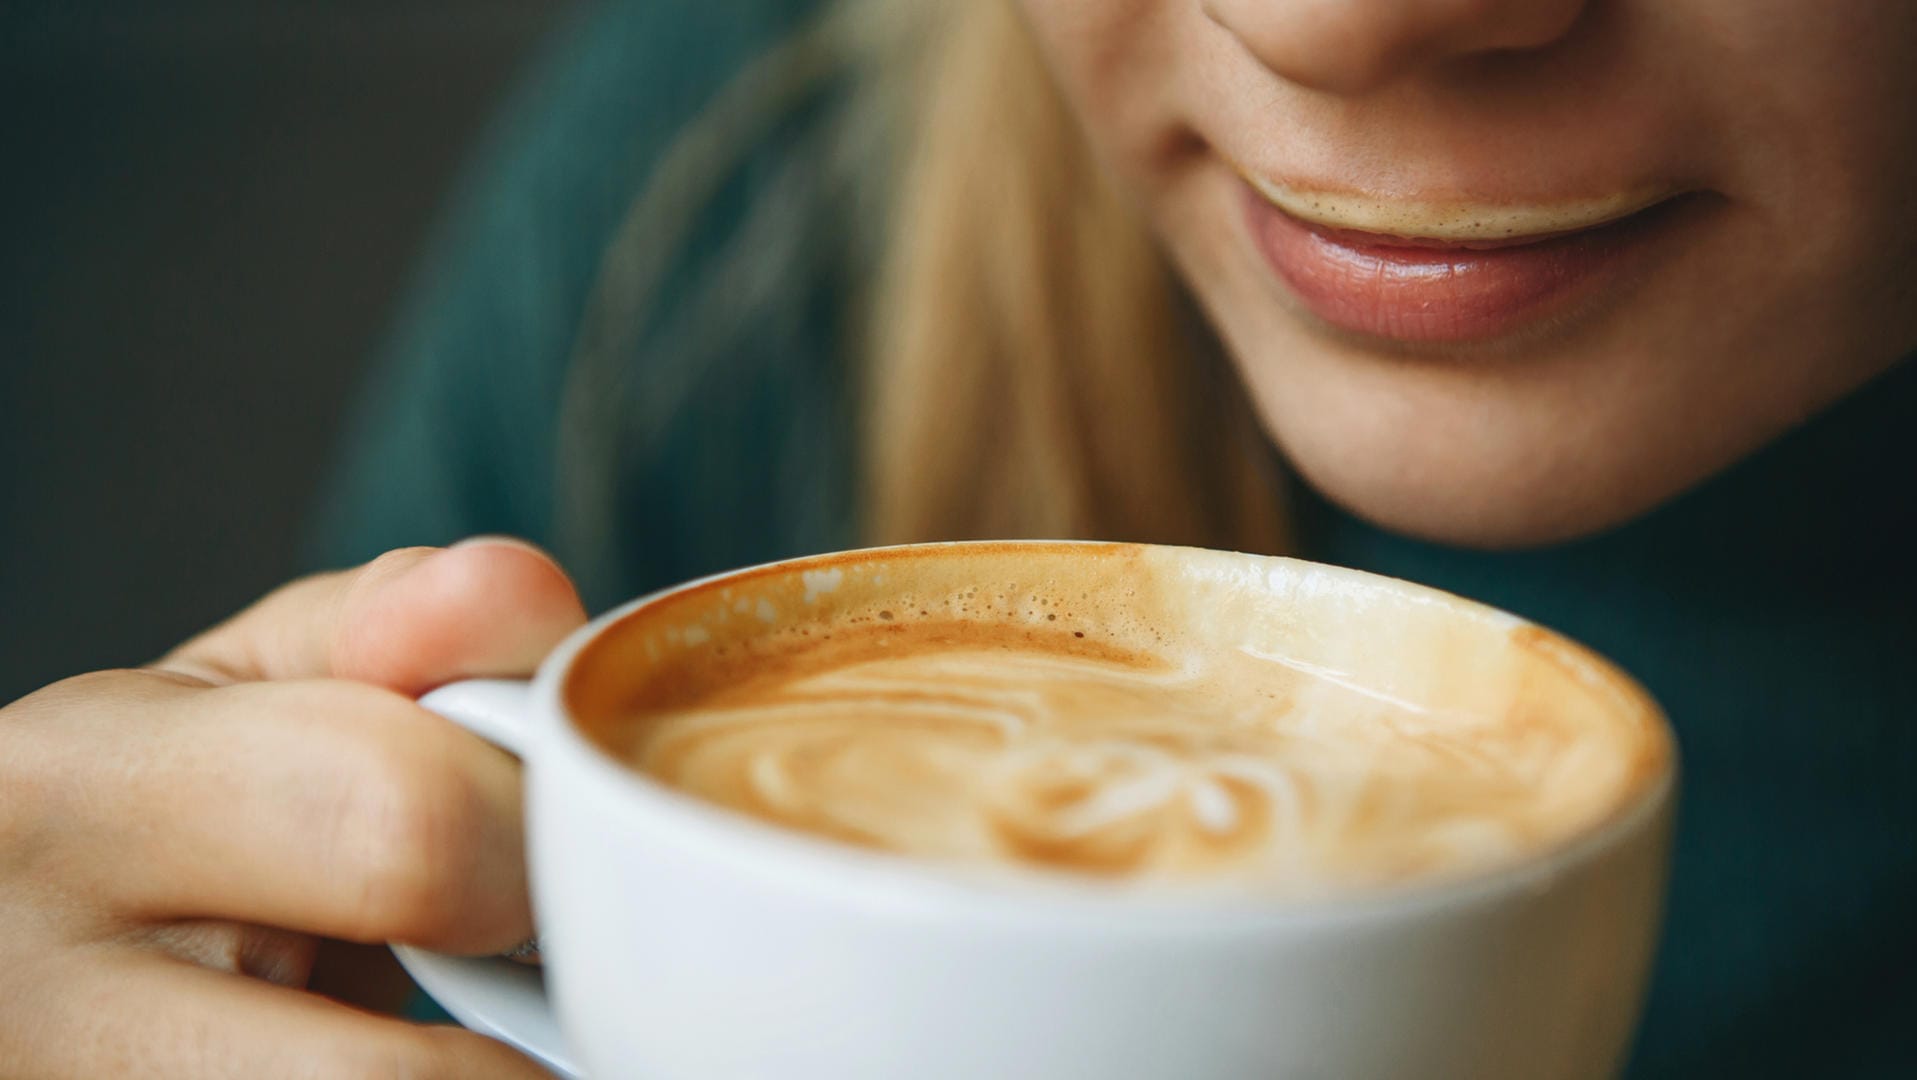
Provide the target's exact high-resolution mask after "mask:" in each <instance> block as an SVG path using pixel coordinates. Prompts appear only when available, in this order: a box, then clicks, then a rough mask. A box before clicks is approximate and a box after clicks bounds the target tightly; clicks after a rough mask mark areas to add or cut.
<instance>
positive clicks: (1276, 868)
mask: <svg viewBox="0 0 1917 1080" xmlns="http://www.w3.org/2000/svg"><path fill="white" fill-rule="evenodd" d="M1068 640H1069V639H1059V640H1055V641H1053V642H1051V643H1050V646H1051V647H1050V648H1041V647H1038V646H1036V645H1034V646H1031V647H1027V648H1026V649H1024V650H1020V651H1014V650H1008V649H1005V648H995V649H981V650H962V649H950V650H940V651H934V652H911V653H909V654H908V655H903V656H879V657H875V658H872V659H868V660H865V661H863V662H858V663H854V664H850V665H848V666H844V667H834V668H831V669H829V670H824V671H817V672H813V673H809V674H805V675H802V676H799V677H796V678H793V679H791V680H789V681H785V682H782V683H780V684H779V685H777V686H774V687H763V686H760V687H753V688H751V689H750V690H749V691H747V692H746V693H744V694H742V695H739V696H740V697H743V698H744V700H728V697H729V695H727V694H725V693H724V692H721V693H718V694H715V695H714V696H713V697H712V698H711V699H709V700H707V701H705V702H704V703H702V704H701V705H700V706H699V707H698V708H697V709H693V710H686V711H680V712H673V713H666V714H661V715H658V716H655V717H653V718H652V719H651V721H650V722H649V724H648V725H647V728H646V731H645V735H644V739H643V743H642V747H643V748H642V749H640V750H639V751H638V756H637V764H638V765H639V767H640V768H641V769H643V770H644V771H646V772H648V773H650V774H652V775H654V776H657V777H659V778H660V779H661V780H664V781H665V782H666V783H668V784H670V785H672V786H673V787H676V788H679V789H681V790H684V791H687V792H689V793H692V794H695V795H697V796H699V797H700V798H703V799H706V800H709V801H712V802H716V803H720V804H722V805H725V806H729V807H732V808H734V809H736V810H740V811H743V812H745V813H748V814H751V815H753V816H755V817H758V818H761V819H763V820H766V821H768V822H772V823H776V824H779V825H782V826H785V827H788V828H797V829H802V830H805V831H808V832H812V833H816V834H819V835H822V836H828V837H832V838H835V839H839V840H843V841H848V842H852V843H856V844H860V845H865V846H870V847H876V848H883V849H887V850H892V851H899V852H907V853H912V854H916V855H922V856H931V857H936V858H944V859H958V860H969V861H979V862H991V863H1003V862H1008V861H1010V862H1019V863H1029V864H1034V865H1039V866H1045V867H1051V868H1056V869H1063V870H1071V871H1077V872H1082V873H1092V874H1123V875H1127V876H1134V877H1141V876H1144V877H1149V876H1161V877H1190V876H1197V875H1206V876H1219V875H1229V876H1234V877H1260V878H1269V879H1272V880H1274V881H1285V882H1291V883H1295V884H1297V885H1299V886H1301V887H1305V886H1309V885H1311V884H1313V883H1332V882H1336V883H1348V882H1350V883H1355V882H1373V881H1382V880H1390V879H1393V878H1398V877H1403V876H1408V875H1417V874H1422V873H1427V872H1430V871H1432V870H1436V869H1440V868H1444V867H1453V866H1460V865H1475V864H1480V863H1486V862H1492V861H1496V860H1499V859H1501V858H1505V857H1508V856H1512V855H1515V854H1517V853H1519V852H1522V851H1524V850H1528V849H1529V848H1531V847H1533V846H1535V845H1536V844H1538V843H1539V842H1541V841H1543V840H1546V839H1549V836H1550V834H1551V832H1552V830H1553V829H1554V828H1562V827H1564V826H1565V825H1567V824H1572V823H1575V821H1577V820H1579V819H1581V818H1582V817H1584V816H1588V814H1589V813H1590V812H1591V811H1592V810H1593V809H1594V806H1593V802H1594V800H1596V801H1599V802H1601V801H1603V800H1604V799H1606V798H1608V793H1609V791H1610V790H1611V789H1612V788H1613V787H1614V786H1615V784H1616V783H1617V781H1618V776H1617V775H1616V772H1615V770H1614V769H1613V770H1611V771H1608V772H1607V770H1606V768H1605V764H1604V762H1605V757H1604V755H1602V754H1593V755H1590V759H1589V760H1586V759H1584V758H1583V757H1581V756H1580V755H1578V754H1577V753H1576V752H1575V751H1576V749H1577V747H1576V742H1577V739H1576V733H1575V732H1553V731H1549V730H1539V729H1537V728H1535V727H1531V728H1525V727H1513V726H1510V725H1485V724H1482V723H1475V722H1474V721H1473V720H1472V719H1471V718H1469V717H1463V716H1449V717H1437V718H1434V717H1432V716H1430V715H1428V714H1421V713H1419V712H1418V711H1416V710H1414V709H1410V708H1407V707H1405V706H1402V705H1399V704H1394V703H1389V702H1381V701H1379V700H1377V699H1376V698H1374V697H1368V696H1367V695H1365V694H1364V693H1362V692H1360V691H1355V690H1352V689H1349V688H1347V687H1343V686H1340V685H1338V684H1336V683H1334V682H1330V681H1327V680H1325V679H1324V678H1322V677H1320V676H1317V675H1313V674H1306V673H1301V672H1299V671H1297V670H1295V669H1293V668H1290V667H1287V666H1286V665H1285V664H1283V663H1281V662H1274V661H1272V660H1269V659H1264V658H1258V657H1254V656H1250V655H1247V654H1244V653H1239V654H1237V655H1236V656H1222V657H1214V658H1209V659H1206V660H1204V661H1202V662H1201V661H1200V660H1198V659H1197V658H1188V659H1187V661H1186V662H1185V663H1182V664H1179V665H1177V666H1174V665H1172V664H1170V663H1168V662H1165V661H1164V660H1162V659H1157V658H1152V657H1149V656H1135V657H1128V658H1126V660H1125V661H1124V662H1117V661H1114V660H1111V659H1102V658H1094V657H1084V656H1073V655H1071V653H1070V648H1071V646H1070V645H1067V644H1066V641H1068Z"/></svg>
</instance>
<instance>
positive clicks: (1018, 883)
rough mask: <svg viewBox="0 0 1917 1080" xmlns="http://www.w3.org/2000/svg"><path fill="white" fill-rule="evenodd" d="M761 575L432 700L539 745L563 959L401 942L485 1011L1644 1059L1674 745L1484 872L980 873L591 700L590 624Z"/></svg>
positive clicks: (1110, 1052)
mask: <svg viewBox="0 0 1917 1080" xmlns="http://www.w3.org/2000/svg"><path fill="white" fill-rule="evenodd" d="M950 549H951V550H953V551H955V552H957V551H962V550H977V549H978V546H977V545H952V546H950ZM919 550H921V551H922V550H923V549H919ZM1156 550H1160V551H1164V550H1167V549H1156ZM874 557H875V558H879V559H881V560H882V559H883V558H884V557H885V554H884V553H883V552H878V553H874ZM1190 557H1191V558H1194V559H1203V560H1210V561H1211V562H1210V563H1209V564H1208V565H1213V564H1215V566H1217V567H1223V568H1224V572H1232V573H1236V572H1239V571H1241V570H1242V571H1244V572H1246V573H1247V574H1248V575H1249V576H1248V577H1247V580H1248V581H1258V582H1269V583H1270V585H1271V587H1272V588H1273V589H1274V590H1275V592H1274V596H1275V597H1279V598H1280V599H1282V597H1283V596H1286V595H1289V596H1304V595H1307V594H1309V595H1315V596H1319V597H1321V598H1322V597H1323V596H1324V595H1326V590H1330V591H1331V592H1335V593H1337V594H1338V595H1340V596H1342V597H1345V598H1347V599H1348V600H1349V602H1350V603H1351V604H1353V605H1357V606H1358V607H1359V608H1362V609H1363V612H1364V614H1363V616H1362V619H1359V620H1354V621H1353V625H1354V626H1356V625H1358V624H1359V623H1361V622H1362V623H1367V624H1369V625H1372V626H1375V627H1387V626H1391V625H1394V623H1393V620H1399V621H1400V622H1404V621H1416V620H1429V619H1433V618H1442V619H1453V618H1455V619H1458V620H1462V621H1467V622H1474V624H1475V625H1476V626H1477V628H1478V629H1479V630H1482V631H1484V633H1485V635H1487V636H1485V638H1484V640H1485V641H1486V642H1487V643H1488V642H1491V641H1493V640H1495V637H1496V635H1495V633H1493V632H1494V631H1496V632H1508V631H1509V630H1510V629H1511V628H1513V627H1520V626H1524V625H1525V624H1523V623H1522V622H1521V621H1520V620H1517V619H1516V618H1515V617H1513V616H1510V615H1505V614H1503V613H1500V612H1496V611H1493V610H1491V609H1489V608H1484V607H1482V606H1480V605H1476V604H1470V603H1467V602H1464V601H1461V600H1458V599H1457V598H1455V597H1451V596H1449V595H1447V594H1442V593H1438V592H1435V591H1433V590H1428V589H1424V588H1421V587H1418V586H1413V585H1409V584H1406V583H1403V582H1398V581H1393V580H1390V579H1386V578H1381V577H1375V576H1372V575H1367V574H1360V573H1357V572H1354V571H1349V570H1341V569H1335V568H1331V567H1325V566H1319V565H1316V564H1312V563H1305V562H1299V561H1295V560H1284V559H1263V558H1258V557H1254V556H1224V555H1219V554H1217V553H1199V552H1193V553H1190ZM1237 560H1242V562H1237ZM809 565H812V560H795V561H793V562H790V563H785V564H775V566H774V567H773V568H771V572H776V573H791V574H800V573H803V572H804V571H805V570H806V569H807V567H808V566H809ZM753 572H755V573H761V574H763V573H766V572H768V570H767V568H756V569H755V570H754V571H753ZM738 573H745V572H744V571H741V572H738ZM732 576H734V575H720V576H719V577H717V578H709V579H705V580H703V581H700V582H693V583H689V584H687V585H682V586H679V587H678V588H676V589H672V590H667V591H666V592H663V593H658V594H654V595H653V596H650V597H646V598H643V599H640V600H636V601H634V602H632V603H630V604H627V605H625V606H623V607H621V608H618V609H617V610H614V611H612V612H610V613H608V614H607V615H605V616H604V617H602V618H600V619H598V620H596V621H595V622H593V623H592V624H591V625H590V626H587V627H585V628H584V629H582V630H581V631H579V632H578V633H576V634H574V635H573V636H572V637H571V638H569V639H568V640H567V641H566V642H565V643H564V644H562V645H561V646H560V647H559V648H558V649H557V650H556V651H555V652H554V653H553V654H552V656H551V657H550V658H549V659H548V660H547V661H546V662H545V664H544V665H543V666H542V667H541V668H540V671H539V673H538V675H537V677H536V678H534V679H533V680H532V682H531V683H530V684H528V683H518V682H510V681H493V680H486V681H477V682H467V683H459V684H455V685H453V686H449V687H446V688H443V689H441V690H438V691H435V692H433V693H432V694H430V695H428V696H427V697H426V698H425V699H424V704H425V705H426V706H427V707H429V708H431V709H434V710H435V711H438V712H440V713H443V714H444V715H446V716H449V717H451V718H452V719H454V720H456V721H458V722H459V723H461V724H463V725H465V726H467V727H468V728H470V729H472V730H474V731H476V732H478V733H479V734H480V735H482V736H484V737H486V738H488V739H491V740H493V741H495V742H497V743H499V744H500V745H502V746H504V747H505V748H507V749H508V750H510V751H512V752H513V753H515V754H518V755H519V756H520V757H522V758H523V759H524V761H525V765H526V800H527V830H528V848H529V852H530V855H529V857H530V860H531V867H530V872H531V881H532V890H533V902H534V910H535V912H536V916H537V922H538V926H539V933H540V940H541V944H542V947H543V952H544V957H545V968H544V973H543V977H542V975H541V973H540V972H539V971H537V970H535V969H531V968H526V967H523V966H520V965H516V964H512V963H510V962H508V961H505V960H498V959H458V958H451V957H443V956H437V955H434V954H430V953H425V952H422V951H419V950H415V949H408V948H403V947H401V948H396V950H395V951H397V952H398V953H399V955H400V958H401V960H402V961H403V962H404V963H405V964H406V965H407V967H408V968H409V969H410V970H411V971H412V972H413V974H414V976H415V977H416V978H417V979H418V980H419V981H420V983H421V984H422V985H423V986H424V987H425V988H426V989H427V990H428V992H430V993H431V994H432V995H433V996H434V997H435V998H437V999H438V1000H439V1001H440V1002H441V1003H442V1004H443V1005H445V1006H446V1007H447V1009H448V1010H449V1011H451V1012H452V1013H453V1014H454V1015H455V1016H456V1017H458V1018H459V1019H460V1020H462V1021H463V1022H465V1023H466V1024H468V1025H469V1026H471V1027H474V1028H476V1029H478V1030H481V1031H484V1032H487V1033H489V1034H492V1035H494V1036H496V1037H498V1038H501V1039H503V1040H505V1041H507V1042H509V1043H512V1044H514V1045H517V1046H519V1047H521V1048H522V1049H524V1050H526V1051H528V1052H530V1053H531V1054H533V1055H534V1056H536V1057H538V1058H539V1059H541V1060H542V1061H544V1062H545V1063H546V1064H547V1065H548V1066H549V1067H550V1068H552V1069H553V1070H554V1071H555V1072H558V1073H560V1074H562V1075H583V1076H591V1077H599V1078H614V1077H633V1078H637V1080H745V1078H752V1080H903V1078H913V1080H985V1078H992V1080H1012V1078H1031V1080H1040V1078H1042V1080H1115V1078H1123V1080H1161V1078H1162V1080H1251V1078H1265V1077H1284V1078H1318V1077H1323V1078H1328V1080H1392V1078H1399V1077H1405V1078H1410V1077H1416V1078H1419V1080H1444V1078H1452V1077H1456V1078H1468V1080H1572V1078H1597V1077H1605V1076H1612V1075H1615V1073H1616V1072H1617V1071H1618V1069H1619V1068H1620V1067H1621V1064H1622V1059H1623V1056H1624V1054H1625V1052H1626V1050H1627V1049H1628V1046H1629V1043H1630V1036H1631V1033H1632V1031H1633V1029H1634V1027H1635V1024H1636V1018H1637V1014H1638V1011H1639V1008H1640V1004H1641V1000H1642V997H1643V992H1644V988H1645V983H1646V980H1647V973H1648V970H1649V967H1650V961H1651V957H1652V954H1653V952H1654V948H1655V944H1656V939H1657V936H1658V928H1659V923H1660V916H1661V907H1662V897H1663V892H1664V882H1665V876H1666V869H1667V862H1668V841H1669V835H1668V834H1669V826H1670V819H1671V813H1672V805H1673V802H1674V797H1675V781H1676V766H1675V761H1676V758H1675V753H1674V751H1673V752H1672V753H1671V754H1669V755H1667V756H1666V758H1665V761H1666V764H1665V766H1664V767H1663V769H1662V775H1660V776H1658V777H1657V778H1656V780H1655V782H1653V783H1651V784H1649V785H1648V786H1645V787H1644V788H1642V789H1641V790H1640V791H1639V792H1638V793H1637V794H1636V795H1634V796H1633V797H1632V798H1631V799H1630V800H1629V802H1628V804H1627V805H1624V806H1621V807H1619V808H1618V809H1617V811H1616V812H1614V813H1613V814H1612V815H1611V816H1610V817H1609V818H1607V819H1606V820H1605V821H1604V822H1603V823H1602V824H1601V825H1600V826H1598V827H1596V828H1595V829H1594V830H1592V831H1590V832H1588V833H1586V834H1584V835H1582V836H1580V837H1578V838H1576V839H1574V840H1573V841H1571V842H1569V843H1568V844H1565V845H1561V846H1559V847H1556V848H1553V849H1549V850H1545V851H1541V852H1539V853H1537V854H1535V855H1534V856H1532V857H1529V858H1527V859H1525V860H1523V861H1521V862H1520V863H1519V864H1517V865H1515V866H1510V867H1506V868H1503V869H1499V870H1496V871H1493V872H1490V873H1486V874H1481V875H1478V876H1475V877H1470V878H1467V879H1464V880H1451V881H1444V882H1436V883H1429V884H1423V885H1417V884H1414V885H1409V886H1402V887H1396V888H1391V889H1382V890H1372V891H1359V892H1357V893H1356V894H1351V895H1344V896H1341V897H1340V898H1337V899H1334V900H1319V901H1280V900H1275V899H1272V898H1269V897H1267V898H1260V897H1258V896H1243V895H1240V896H1233V897H1227V898H1220V897H1217V896H1212V897H1209V898H1201V897H1193V896H1185V897H1183V898H1179V897H1166V896H1156V897H1154V896H1151V895H1143V894H1135V893H1131V892H1127V891H1125V890H1122V889H1121V890H1115V889H1110V888H1103V887H1099V886H1098V885H1096V884H1081V883H1077V882H1070V881H1058V880H1052V879H1049V878H1046V877H1043V876H1040V875H1032V876H1031V877H1030V879H1029V880H1027V879H1024V878H1020V877H1018V876H1016V875H1012V876H1009V877H993V878H990V879H985V878H980V877H977V876H968V875H966V874H963V873H960V872H956V871H953V870H950V869H947V868H942V867H940V866H937V865H934V864H932V863H930V862H926V861H917V860H913V859H910V858H905V857H900V856H896V855H886V854H880V853H873V852H868V851H864V850H860V849H855V848H852V847H849V846H841V845H837V844H833V843H829V842H825V841H821V840H815V839H812V838H810V837H808V836H805V835H801V834H798V833H794V832H789V831H784V830H779V829H776V828H772V827H769V826H765V825H761V824H758V823H755V822H752V821H748V820H746V819H745V818H743V817H739V816H735V815H734V814H732V813H730V812H728V811H725V810H723V809H720V808H717V807H714V806H711V805H708V804H704V803H701V802H698V801H695V800H693V799H691V798H689V797H687V796H685V795H683V794H681V793H678V792H675V791H672V790H670V789H668V788H665V787H663V786H661V785H659V784H657V783H655V782H654V781H652V780H650V779H648V778H647V777H645V776H644V775H642V774H640V773H637V772H635V771H634V770H632V769H629V768H627V767H626V766H624V765H622V764H620V763H619V762H618V761H616V760H613V759H612V758H611V757H609V756H607V755H606V754H604V753H603V752H601V751H600V750H599V749H597V748H596V747H595V746H594V745H593V744H592V743H591V742H589V741H588V739H587V738H586V737H585V736H583V735H582V734H581V733H580V732H579V731H578V730H577V729H576V728H575V726H574V725H573V723H572V722H571V720H570V718H569V717H568V715H567V712H566V709H565V707H564V704H563V702H564V700H565V695H564V690H565V688H566V686H567V683H568V679H569V677H570V676H571V674H572V672H573V669H574V662H575V660H576V659H577V658H578V657H579V655H580V653H581V651H582V649H583V648H585V647H586V646H587V645H588V643H590V642H593V641H594V640H595V639H598V638H599V637H601V636H602V635H606V634H608V633H617V632H618V629H619V628H620V627H621V626H622V625H625V624H627V622H628V620H633V619H635V618H643V617H644V614H645V612H646V611H647V609H648V607H649V606H650V605H652V604H655V603H657V602H659V601H660V600H661V599H663V598H665V597H669V596H674V595H677V594H679V593H682V592H684V591H686V590H692V589H703V588H712V587H715V586H718V585H721V584H722V583H723V582H725V581H726V580H727V579H728V578H730V577H732ZM1476 632H1477V631H1476V630H1474V631H1473V633H1476ZM1538 633H1545V632H1542V631H1539V632H1538ZM1336 636H1337V635H1335V634H1333V635H1326V639H1327V641H1328V642H1330V644H1329V645H1328V646H1327V647H1332V648H1334V651H1335V649H1337V648H1341V646H1337V643H1336V642H1335V641H1331V639H1332V638H1335V637H1336ZM1386 636H1387V637H1388V635H1386ZM1551 638H1552V640H1554V641H1557V642H1560V643H1562V639H1557V638H1555V636H1554V635H1552V636H1551ZM1562 644H1564V646H1565V648H1564V650H1562V651H1560V652H1558V653H1556V654H1554V656H1555V660H1554V662H1555V663H1557V664H1558V665H1559V666H1560V667H1563V665H1564V664H1566V663H1567V662H1569V663H1571V664H1573V665H1574V666H1576V665H1582V668H1580V670H1578V671H1576V672H1574V674H1575V675H1576V676H1577V678H1578V679H1581V680H1585V681H1586V682H1588V684H1589V686H1590V687H1591V688H1592V693H1593V694H1598V695H1612V696H1613V697H1615V698H1616V699H1617V701H1618V702H1619V707H1629V708H1636V709H1647V710H1649V715H1651V716H1652V717H1653V718H1654V720H1655V723H1656V724H1657V725H1658V726H1659V729H1660V730H1661V731H1667V729H1664V728H1663V720H1662V717H1661V715H1658V714H1657V713H1656V709H1655V706H1654V705H1651V704H1650V703H1649V699H1648V698H1646V697H1644V696H1643V694H1642V691H1641V690H1638V689H1637V688H1636V686H1635V684H1634V683H1631V682H1630V680H1629V679H1628V678H1626V677H1624V676H1623V675H1622V674H1620V673H1618V672H1617V671H1616V670H1615V669H1613V668H1611V667H1610V666H1609V665H1608V664H1605V663H1604V662H1603V661H1602V660H1599V659H1597V658H1596V657H1595V656H1592V655H1591V654H1589V653H1587V652H1585V651H1584V650H1582V649H1579V648H1577V647H1575V646H1570V645H1569V644H1568V643H1562ZM1486 647H1487V648H1490V647H1493V646H1491V645H1489V644H1487V645H1486ZM1566 657H1569V658H1571V659H1570V660H1569V661H1567V660H1566ZM1587 704H1588V703H1587Z"/></svg>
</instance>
